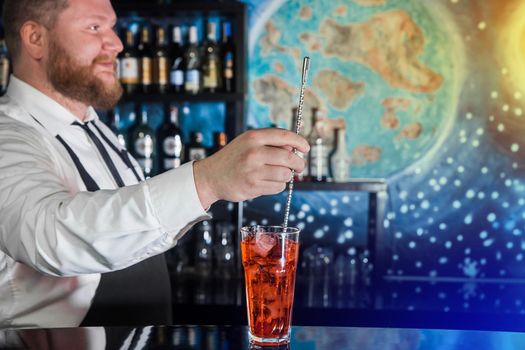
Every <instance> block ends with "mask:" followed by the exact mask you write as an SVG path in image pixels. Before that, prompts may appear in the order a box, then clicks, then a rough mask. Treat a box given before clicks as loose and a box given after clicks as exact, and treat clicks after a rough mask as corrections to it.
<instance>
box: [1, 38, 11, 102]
mask: <svg viewBox="0 0 525 350" xmlns="http://www.w3.org/2000/svg"><path fill="white" fill-rule="evenodd" d="M10 66H11V63H10V61H9V54H8V51H7V45H6V43H5V39H4V37H3V35H2V38H1V39H0V95H3V94H5V92H6V90H7V84H8V83H9V73H10V71H11V67H10Z"/></svg>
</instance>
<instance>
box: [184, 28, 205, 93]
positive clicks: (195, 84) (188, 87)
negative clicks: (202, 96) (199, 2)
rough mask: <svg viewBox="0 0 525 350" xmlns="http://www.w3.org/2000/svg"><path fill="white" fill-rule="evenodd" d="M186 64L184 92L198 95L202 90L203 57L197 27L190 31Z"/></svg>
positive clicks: (185, 55)
mask: <svg viewBox="0 0 525 350" xmlns="http://www.w3.org/2000/svg"><path fill="white" fill-rule="evenodd" d="M184 62H185V67H184V71H185V74H184V75H185V76H184V78H185V79H184V90H185V91H186V92H188V93H191V94H197V93H199V92H200V90H201V55H200V52H199V47H198V45H197V27H196V26H191V27H190V29H189V34H188V45H186V49H185V52H184Z"/></svg>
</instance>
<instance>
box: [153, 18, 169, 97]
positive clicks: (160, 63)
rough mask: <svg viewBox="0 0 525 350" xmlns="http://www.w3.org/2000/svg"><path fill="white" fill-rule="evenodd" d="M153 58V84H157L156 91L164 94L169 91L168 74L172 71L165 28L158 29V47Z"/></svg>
mask: <svg viewBox="0 0 525 350" xmlns="http://www.w3.org/2000/svg"><path fill="white" fill-rule="evenodd" d="M153 57H154V59H153V82H154V84H155V85H154V86H155V91H156V92H159V93H161V94H163V93H166V92H167V91H168V87H169V78H168V74H169V70H170V68H169V58H168V44H167V40H166V30H165V29H164V28H163V27H158V28H157V45H156V47H155V52H154V56H153Z"/></svg>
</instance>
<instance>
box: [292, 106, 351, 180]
mask: <svg viewBox="0 0 525 350" xmlns="http://www.w3.org/2000/svg"><path fill="white" fill-rule="evenodd" d="M292 113H293V119H292V120H293V122H292V127H293V128H295V125H296V120H297V119H296V118H297V108H294V109H293V111H292ZM325 121H326V118H325V117H324V115H323V113H322V112H321V110H319V109H317V108H312V123H311V126H312V127H311V129H310V133H309V134H308V135H303V136H305V137H306V139H307V140H308V143H309V144H310V152H309V153H308V155H303V154H301V153H300V152H299V155H300V156H301V157H303V158H304V159H305V160H306V161H307V166H306V169H305V170H304V171H303V172H302V173H300V174H296V177H295V180H296V181H311V182H328V181H333V182H345V181H348V180H350V166H351V156H350V154H349V153H348V149H347V145H346V129H345V128H344V127H343V128H335V129H334V137H333V141H330V140H329V138H328V137H326V134H325V132H323V131H324V129H325V128H323V125H324V123H325Z"/></svg>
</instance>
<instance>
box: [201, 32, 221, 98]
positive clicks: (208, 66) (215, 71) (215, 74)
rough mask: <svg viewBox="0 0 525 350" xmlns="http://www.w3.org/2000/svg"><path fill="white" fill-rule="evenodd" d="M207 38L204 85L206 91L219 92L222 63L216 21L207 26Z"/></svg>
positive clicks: (204, 52)
mask: <svg viewBox="0 0 525 350" xmlns="http://www.w3.org/2000/svg"><path fill="white" fill-rule="evenodd" d="M206 28H207V29H206V40H205V41H204V43H203V57H202V87H203V90H204V91H206V92H212V93H213V92H217V91H218V90H219V88H220V86H221V74H220V72H221V68H220V66H221V63H220V58H219V47H218V46H217V42H216V40H217V39H216V38H217V30H216V28H217V27H216V25H215V23H214V22H208V24H207V26H206Z"/></svg>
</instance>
